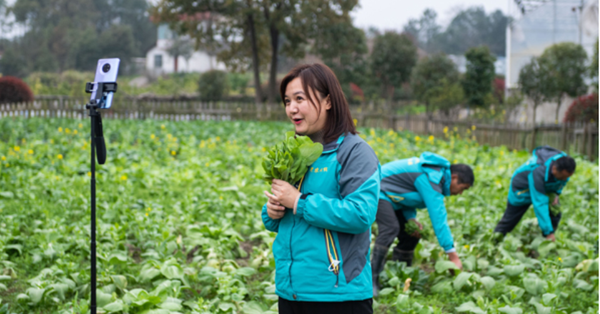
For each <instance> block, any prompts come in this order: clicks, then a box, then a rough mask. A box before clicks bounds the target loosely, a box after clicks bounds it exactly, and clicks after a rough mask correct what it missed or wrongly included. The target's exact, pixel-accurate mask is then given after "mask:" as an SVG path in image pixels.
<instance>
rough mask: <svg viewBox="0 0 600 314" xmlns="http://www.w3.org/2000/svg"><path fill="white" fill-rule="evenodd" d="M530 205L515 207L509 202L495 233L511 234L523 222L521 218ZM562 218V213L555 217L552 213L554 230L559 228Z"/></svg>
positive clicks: (551, 219)
mask: <svg viewBox="0 0 600 314" xmlns="http://www.w3.org/2000/svg"><path fill="white" fill-rule="evenodd" d="M530 205H531V204H527V205H521V206H514V205H511V204H510V203H509V202H506V211H505V212H504V216H502V219H500V221H499V222H498V225H496V229H494V232H500V233H502V234H507V233H509V232H511V231H512V230H513V229H514V228H515V227H516V226H517V224H518V223H519V221H521V218H523V215H525V213H526V212H527V210H528V209H529V206H530ZM561 217H562V213H558V215H556V216H554V215H553V214H552V212H550V221H552V228H554V230H556V228H558V223H559V222H560V218H561Z"/></svg>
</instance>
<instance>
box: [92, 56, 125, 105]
mask: <svg viewBox="0 0 600 314" xmlns="http://www.w3.org/2000/svg"><path fill="white" fill-rule="evenodd" d="M120 61H121V60H120V59H119V58H112V59H100V60H98V66H97V67H96V77H95V78H94V89H93V91H92V97H91V98H90V99H95V100H96V101H97V102H99V103H101V106H100V109H108V108H110V106H111V105H112V99H113V94H114V93H112V92H110V93H105V95H102V94H98V95H96V94H97V93H96V92H97V88H98V85H97V84H96V83H103V82H116V81H117V74H118V73H119V62H120Z"/></svg>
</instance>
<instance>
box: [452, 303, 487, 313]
mask: <svg viewBox="0 0 600 314" xmlns="http://www.w3.org/2000/svg"><path fill="white" fill-rule="evenodd" d="M456 311H457V312H467V313H475V314H485V312H484V311H483V310H482V309H480V308H479V307H478V306H477V305H475V303H473V301H469V302H465V303H463V304H461V305H460V306H459V307H457V308H456Z"/></svg>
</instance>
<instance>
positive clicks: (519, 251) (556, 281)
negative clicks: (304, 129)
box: [0, 118, 598, 314]
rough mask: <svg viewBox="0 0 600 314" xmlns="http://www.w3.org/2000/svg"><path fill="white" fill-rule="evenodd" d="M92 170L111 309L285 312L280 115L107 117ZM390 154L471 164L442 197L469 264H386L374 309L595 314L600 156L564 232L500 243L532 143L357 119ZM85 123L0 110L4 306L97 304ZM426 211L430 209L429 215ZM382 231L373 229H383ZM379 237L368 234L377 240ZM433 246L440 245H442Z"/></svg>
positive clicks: (52, 308)
mask: <svg viewBox="0 0 600 314" xmlns="http://www.w3.org/2000/svg"><path fill="white" fill-rule="evenodd" d="M104 127H105V131H104V134H105V138H106V140H107V143H106V144H107V147H108V159H107V163H106V164H105V165H99V166H97V189H98V190H97V199H98V212H97V217H98V218H97V219H98V220H97V224H98V230H97V241H98V290H97V295H98V306H99V309H100V310H101V311H102V312H104V313H147V314H151V313H155V314H162V313H248V314H254V313H274V312H277V305H276V304H277V302H276V301H277V296H276V295H275V286H274V266H275V265H274V261H273V256H272V253H271V245H272V243H273V240H274V238H275V236H276V234H274V233H271V232H268V231H266V230H265V228H264V226H263V225H262V221H261V218H260V211H261V208H262V205H263V204H264V203H265V202H266V198H265V196H264V195H263V193H262V191H263V190H266V189H268V188H269V186H268V185H267V184H266V183H265V182H264V180H262V176H263V170H262V166H261V162H262V157H263V156H264V154H265V151H266V149H267V148H268V147H271V146H272V145H274V144H276V143H277V142H279V141H281V140H282V139H283V138H284V134H285V132H286V131H289V130H290V129H291V126H290V125H289V124H285V123H264V122H263V123H258V122H214V121H212V122H199V121H198V122H169V121H156V120H145V121H128V120H106V121H105V122H104ZM360 131H361V136H362V137H363V138H364V139H365V140H366V141H367V142H368V143H369V144H370V145H371V146H372V147H373V149H374V150H375V151H376V153H377V155H378V156H379V159H380V162H381V163H382V164H383V163H386V162H389V161H392V160H395V159H399V158H406V157H413V156H418V155H420V154H421V152H423V151H427V150H429V151H433V152H436V153H438V154H440V155H442V156H445V157H447V158H448V159H449V160H450V161H451V162H461V163H467V164H470V165H472V166H473V167H474V170H475V175H476V181H475V185H474V186H473V188H471V189H469V190H468V191H466V192H465V193H464V194H463V195H460V196H456V197H451V198H448V199H447V200H446V204H447V207H448V217H449V224H450V228H451V230H452V233H453V235H454V238H455V241H456V243H457V249H458V253H459V255H460V256H461V259H462V260H463V265H464V270H463V271H462V272H460V271H456V272H455V273H454V274H451V273H450V272H449V271H448V269H450V268H451V267H452V265H453V264H452V263H449V262H448V261H447V260H445V256H444V255H445V254H443V251H442V249H441V248H439V246H438V244H437V243H436V242H428V241H421V243H420V244H419V246H418V247H417V250H416V253H415V258H416V262H415V265H414V267H405V265H404V264H399V263H395V262H391V261H389V262H388V263H387V264H386V268H385V271H384V273H382V282H383V289H382V291H381V293H380V296H379V297H378V298H376V299H375V302H374V307H375V312H376V313H539V314H541V313H597V312H598V165H597V164H593V163H590V162H587V161H585V160H583V159H581V158H579V157H578V156H576V159H577V162H578V167H577V172H576V173H575V175H574V176H573V177H572V179H571V181H570V183H569V184H568V185H567V187H566V188H565V190H564V192H563V195H562V196H561V203H562V208H561V209H562V211H563V220H562V221H561V225H560V227H559V229H558V231H557V233H556V235H557V241H556V242H554V243H553V242H548V241H545V240H544V239H543V238H542V237H541V234H540V231H539V227H538V226H537V220H536V219H535V216H534V215H533V212H532V211H529V212H528V213H527V214H526V216H525V217H524V219H523V221H522V222H521V223H520V224H519V225H518V226H517V228H516V229H515V230H514V231H513V232H512V233H511V234H509V235H508V236H507V237H505V238H504V239H503V240H499V239H496V238H494V234H493V232H492V230H493V228H494V226H495V224H496V223H497V221H498V220H499V219H500V217H501V216H502V214H503V211H504V208H505V205H506V196H507V191H508V186H509V183H510V177H511V175H512V173H513V171H514V170H516V168H517V167H518V166H520V165H521V164H522V163H523V162H525V161H526V160H527V159H528V157H529V156H528V153H527V152H524V151H511V150H508V149H507V148H505V147H488V146H480V145H478V144H477V143H476V142H475V141H472V140H470V139H461V138H460V137H459V136H457V135H453V132H452V130H447V132H446V133H445V134H446V136H444V138H439V139H438V138H433V137H419V136H415V135H414V134H412V133H409V132H393V131H388V130H374V129H361V130H360ZM88 134H89V121H86V120H72V119H36V118H34V119H0V313H1V314H4V313H6V314H8V313H61V314H62V313H87V312H89V296H90V274H89V272H90V266H89V264H90V260H89V255H90V248H89V241H90V238H89V234H90V230H89V228H90V227H89V225H90V201H89V197H90V194H89V193H90V192H89V183H90V177H89V175H90V173H89V166H90V148H89V136H88ZM426 217H427V216H426V212H425V211H419V220H420V221H421V222H423V223H425V224H428V223H429V221H428V219H427V218H426ZM373 234H374V235H375V236H376V234H377V226H376V225H374V226H373ZM374 238H375V237H373V239H374ZM433 241H435V240H433Z"/></svg>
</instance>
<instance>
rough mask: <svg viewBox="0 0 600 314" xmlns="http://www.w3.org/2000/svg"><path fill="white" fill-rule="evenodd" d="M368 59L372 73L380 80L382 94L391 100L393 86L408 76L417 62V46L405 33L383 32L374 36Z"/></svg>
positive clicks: (398, 84) (406, 79)
mask: <svg viewBox="0 0 600 314" xmlns="http://www.w3.org/2000/svg"><path fill="white" fill-rule="evenodd" d="M370 61H371V70H372V72H373V74H374V75H375V76H376V77H377V78H378V79H379V80H381V85H382V86H383V90H384V94H385V95H386V97H387V98H388V100H391V98H392V96H393V94H394V88H395V87H400V85H402V83H404V82H406V81H408V80H409V78H410V73H411V71H412V69H413V67H414V66H415V63H416V62H417V47H416V46H415V45H414V44H413V42H412V41H411V39H410V38H409V36H408V35H407V34H398V33H395V32H385V33H384V34H383V35H379V36H377V37H376V38H375V42H374V44H373V52H372V53H371V57H370Z"/></svg>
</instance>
